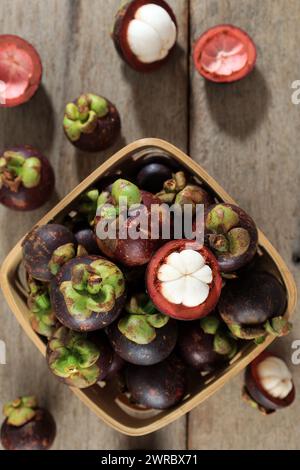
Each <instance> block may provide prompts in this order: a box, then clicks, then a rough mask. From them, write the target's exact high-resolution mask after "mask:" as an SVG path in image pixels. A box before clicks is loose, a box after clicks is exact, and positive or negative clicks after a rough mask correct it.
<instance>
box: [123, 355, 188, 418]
mask: <svg viewBox="0 0 300 470" xmlns="http://www.w3.org/2000/svg"><path fill="white" fill-rule="evenodd" d="M125 375H126V383H127V388H128V391H129V393H130V396H131V399H132V400H133V401H134V402H136V403H138V404H140V405H143V406H145V407H146V408H153V409H168V408H171V407H172V406H175V405H176V404H178V403H179V402H180V401H181V400H182V399H183V398H184V395H185V393H186V389H187V375H186V368H185V365H184V363H183V362H182V360H181V359H179V358H178V357H176V356H174V355H171V356H170V357H168V358H167V359H165V360H164V361H163V362H160V363H158V364H155V365H151V366H147V367H143V366H137V365H132V364H128V365H127V367H126V370H125Z"/></svg>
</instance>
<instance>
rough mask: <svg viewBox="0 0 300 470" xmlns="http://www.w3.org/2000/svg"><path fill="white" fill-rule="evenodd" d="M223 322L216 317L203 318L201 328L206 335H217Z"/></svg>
mask: <svg viewBox="0 0 300 470" xmlns="http://www.w3.org/2000/svg"><path fill="white" fill-rule="evenodd" d="M220 325H221V322H220V320H219V318H217V317H216V316H214V315H208V316H207V317H203V318H201V319H200V326H201V328H202V330H203V331H204V333H206V334H209V335H215V334H216V332H217V330H218V329H219V326H220Z"/></svg>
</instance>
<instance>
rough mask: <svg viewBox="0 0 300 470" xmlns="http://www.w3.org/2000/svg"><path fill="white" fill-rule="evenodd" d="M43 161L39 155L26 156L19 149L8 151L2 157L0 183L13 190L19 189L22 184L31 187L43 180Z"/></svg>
mask: <svg viewBox="0 0 300 470" xmlns="http://www.w3.org/2000/svg"><path fill="white" fill-rule="evenodd" d="M41 170H42V163H41V160H40V159H39V158H37V157H33V156H32V157H28V158H25V157H24V156H23V155H22V154H21V153H18V152H17V151H10V150H8V151H6V152H4V154H3V156H2V157H1V158H0V183H1V185H0V186H2V185H5V186H7V187H8V188H10V189H11V190H12V191H15V192H16V191H18V189H19V186H20V185H21V184H22V185H23V186H24V187H25V188H27V189H31V188H35V187H36V186H38V184H39V183H40V180H41Z"/></svg>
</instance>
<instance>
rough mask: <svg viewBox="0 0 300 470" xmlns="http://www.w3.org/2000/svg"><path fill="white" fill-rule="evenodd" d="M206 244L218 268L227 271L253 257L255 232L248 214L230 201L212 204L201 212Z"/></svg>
mask: <svg viewBox="0 0 300 470" xmlns="http://www.w3.org/2000/svg"><path fill="white" fill-rule="evenodd" d="M205 238H206V244H207V246H208V247H209V248H210V249H211V250H212V251H213V253H214V254H215V256H216V258H217V260H218V263H219V265H220V270H221V271H222V272H224V273H229V272H232V271H236V270H237V269H240V268H242V267H243V266H245V264H247V263H249V262H250V261H251V260H252V258H253V257H254V255H255V253H256V250H257V243H258V233H257V228H256V225H255V223H254V222H253V220H252V219H251V217H250V216H249V215H248V214H246V212H245V211H243V209H241V208H240V207H237V206H234V205H233V204H225V203H220V204H215V205H213V206H211V207H209V208H208V210H207V211H206V214H205Z"/></svg>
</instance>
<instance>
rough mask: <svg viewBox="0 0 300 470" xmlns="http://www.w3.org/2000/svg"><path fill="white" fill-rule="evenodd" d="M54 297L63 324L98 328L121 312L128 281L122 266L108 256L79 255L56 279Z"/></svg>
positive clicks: (57, 315)
mask: <svg viewBox="0 0 300 470" xmlns="http://www.w3.org/2000/svg"><path fill="white" fill-rule="evenodd" d="M100 273H102V274H100ZM101 276H103V278H102V277H101ZM50 297H51V304H52V308H53V311H54V313H55V315H56V317H57V319H58V320H59V321H60V322H61V323H62V324H63V325H65V326H66V327H67V328H70V329H72V330H76V331H95V330H98V329H102V328H105V327H106V326H108V325H109V324H110V323H112V322H113V321H115V320H116V319H117V318H118V316H119V315H120V313H121V310H122V308H123V306H124V303H125V299H126V291H125V280H124V277H123V274H122V272H121V271H120V269H119V268H118V267H117V266H116V265H115V264H114V263H112V262H111V261H108V260H107V259H105V258H102V257H100V256H84V257H77V258H74V259H72V260H70V261H69V262H68V263H66V264H65V265H64V266H63V268H62V269H61V271H60V272H59V274H58V275H57V276H56V278H55V279H53V281H52V282H51V285H50Z"/></svg>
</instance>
